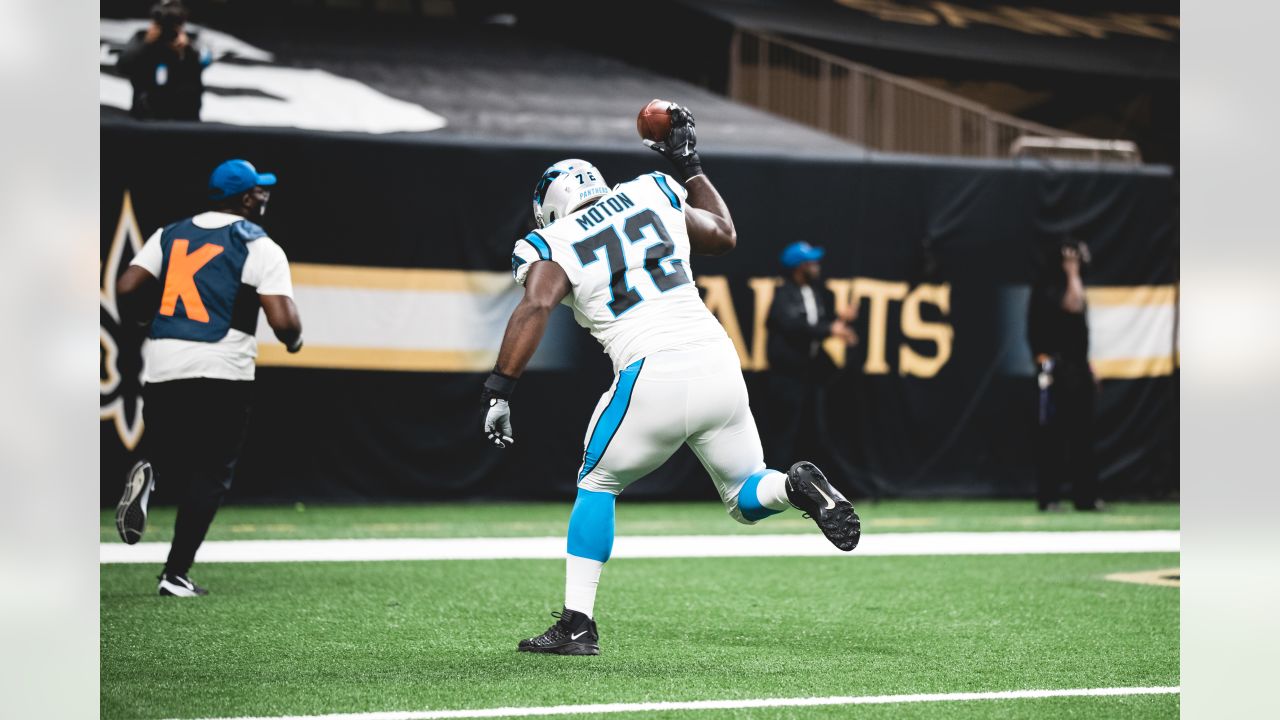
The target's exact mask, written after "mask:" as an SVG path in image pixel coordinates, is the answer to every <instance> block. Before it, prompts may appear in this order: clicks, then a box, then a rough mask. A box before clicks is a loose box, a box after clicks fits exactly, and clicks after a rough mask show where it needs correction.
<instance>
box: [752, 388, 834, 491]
mask: <svg viewBox="0 0 1280 720" xmlns="http://www.w3.org/2000/svg"><path fill="white" fill-rule="evenodd" d="M821 393H822V385H821V383H819V382H818V381H816V380H814V379H812V378H807V377H797V376H795V375H788V374H783V373H778V372H773V373H770V374H769V406H768V407H769V415H768V417H767V418H766V421H765V423H764V426H765V433H764V438H762V444H763V445H764V459H765V464H766V465H768V466H769V467H771V468H773V469H774V470H781V471H782V472H786V471H787V470H789V469H790V468H791V465H792V463H794V462H796V461H798V460H803V459H809V458H813V459H814V460H815V461H817V462H821V458H819V457H817V455H816V453H818V452H819V451H820V450H821V448H820V447H819V443H818V438H817V436H818V423H819V422H820V420H819V418H818V411H819V410H820V408H821V403H820V401H819V400H820V395H821Z"/></svg>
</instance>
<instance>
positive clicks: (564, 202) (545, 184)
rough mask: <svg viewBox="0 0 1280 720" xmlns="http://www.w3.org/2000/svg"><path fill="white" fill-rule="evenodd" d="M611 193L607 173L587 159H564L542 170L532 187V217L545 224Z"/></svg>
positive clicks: (541, 225) (542, 224) (540, 225)
mask: <svg viewBox="0 0 1280 720" xmlns="http://www.w3.org/2000/svg"><path fill="white" fill-rule="evenodd" d="M607 194H609V186H608V185H607V184H605V181H604V175H603V174H602V173H601V172H600V171H599V170H598V169H597V168H596V166H594V165H592V164H591V163H589V162H587V161H586V160H574V159H570V160H561V161H560V162H558V163H556V164H555V165H552V166H551V167H549V168H547V169H546V172H544V173H542V179H540V180H539V181H538V185H537V186H536V187H535V188H534V190H533V218H534V220H535V221H536V222H537V223H538V227H546V226H548V225H550V224H551V223H553V222H555V221H556V220H559V219H560V218H562V217H564V216H566V215H568V214H570V213H572V212H573V211H575V210H577V209H579V208H581V207H582V206H583V205H586V204H587V203H589V202H591V200H592V198H597V197H600V196H601V195H607Z"/></svg>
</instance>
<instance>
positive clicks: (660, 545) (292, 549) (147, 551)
mask: <svg viewBox="0 0 1280 720" xmlns="http://www.w3.org/2000/svg"><path fill="white" fill-rule="evenodd" d="M1178 548H1179V538H1178V531H1177V530H1142V531H1098V532H985V533H984V532H939V533H885V534H880V535H876V534H872V535H867V536H864V537H863V538H862V542H861V543H859V545H858V548H857V549H856V550H854V551H853V552H851V553H843V552H840V551H839V550H837V549H835V548H834V547H832V545H831V543H829V542H827V539H826V538H824V537H823V536H822V535H820V534H818V533H817V532H814V533H809V534H805V535H631V536H627V535H623V536H620V537H618V538H617V540H616V541H615V543H614V548H613V557H614V558H710V557H814V556H831V557H850V558H857V557H867V556H884V555H1040V554H1055V553H1142V552H1178ZM168 554H169V544H168V543H138V544H136V545H124V544H121V543H102V544H100V545H99V546H98V560H99V562H100V563H102V564H111V563H157V562H164V559H165V557H166V556H167V555H168ZM564 554H565V539H564V538H563V537H523V538H522V537H514V538H435V539H408V538H398V539H365V540H221V541H210V542H206V543H205V544H204V545H202V546H201V548H200V557H199V561H200V562H201V563H218V562H227V563H230V562H317V561H320V562H323V561H334V562H339V561H379V560H529V559H534V560H537V559H542V560H550V559H560V558H563V557H564Z"/></svg>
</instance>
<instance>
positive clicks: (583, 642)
mask: <svg viewBox="0 0 1280 720" xmlns="http://www.w3.org/2000/svg"><path fill="white" fill-rule="evenodd" d="M551 616H552V617H557V618H560V619H559V620H557V621H556V624H555V625H552V626H551V627H549V628H547V631H546V632H544V633H542V634H541V635H539V636H538V637H535V638H529V639H528V640H521V641H520V644H519V645H518V646H517V648H516V649H517V650H519V651H520V652H536V653H554V654H556V655H599V654H600V633H598V632H597V631H596V621H595V620H592V619H591V618H589V617H587V616H586V615H584V614H582V613H580V612H578V611H577V610H570V609H569V608H565V609H564V612H558V613H555V612H553V613H551Z"/></svg>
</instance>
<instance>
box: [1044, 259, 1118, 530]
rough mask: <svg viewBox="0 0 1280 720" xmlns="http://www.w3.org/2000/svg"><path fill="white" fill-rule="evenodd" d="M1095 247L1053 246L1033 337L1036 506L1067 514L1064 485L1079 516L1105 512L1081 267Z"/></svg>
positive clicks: (1095, 391) (1086, 309)
mask: <svg viewBox="0 0 1280 720" xmlns="http://www.w3.org/2000/svg"><path fill="white" fill-rule="evenodd" d="M1088 262H1089V247H1088V246H1087V245H1085V244H1084V243H1081V242H1077V241H1074V240H1070V239H1068V240H1066V241H1064V242H1062V243H1061V244H1060V245H1054V246H1052V247H1051V249H1050V251H1049V253H1048V259H1047V261H1046V262H1045V264H1044V265H1043V267H1042V270H1041V273H1040V276H1039V277H1038V278H1037V280H1036V283H1035V285H1034V286H1033V287H1032V290H1031V303H1030V306H1029V308H1028V312H1027V339H1028V340H1029V341H1030V344H1031V353H1032V355H1033V356H1034V357H1035V361H1036V371H1037V380H1038V383H1039V387H1040V413H1039V425H1038V427H1037V428H1036V443H1035V449H1036V506H1037V507H1038V508H1039V509H1040V510H1041V511H1044V512H1054V511H1057V510H1060V509H1061V506H1060V505H1059V502H1058V500H1059V497H1060V493H1061V491H1062V486H1063V485H1064V484H1068V485H1070V486H1071V496H1072V503H1073V504H1074V505H1075V507H1076V509H1077V510H1103V509H1105V506H1104V505H1103V503H1102V501H1101V500H1099V499H1098V468H1097V465H1096V463H1095V460H1094V454H1093V440H1094V438H1093V413H1094V397H1095V395H1096V394H1097V382H1096V380H1095V378H1094V375H1093V370H1092V369H1091V368H1090V366H1089V315H1088V308H1087V307H1086V305H1085V293H1084V280H1083V279H1082V277H1081V266H1082V265H1085V264H1087V263H1088Z"/></svg>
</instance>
